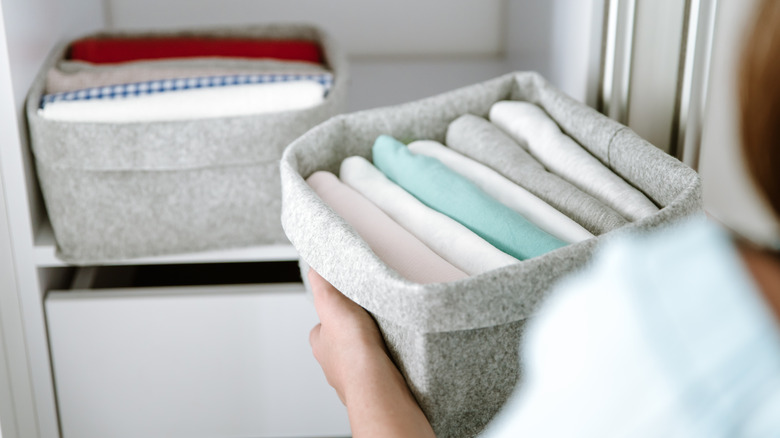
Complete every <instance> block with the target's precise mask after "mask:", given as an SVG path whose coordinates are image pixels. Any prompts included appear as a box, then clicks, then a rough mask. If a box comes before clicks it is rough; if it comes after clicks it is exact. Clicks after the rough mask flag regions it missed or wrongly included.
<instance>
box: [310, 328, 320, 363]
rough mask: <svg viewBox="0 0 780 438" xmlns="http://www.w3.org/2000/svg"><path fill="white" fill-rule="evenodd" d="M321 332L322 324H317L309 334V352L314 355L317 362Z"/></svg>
mask: <svg viewBox="0 0 780 438" xmlns="http://www.w3.org/2000/svg"><path fill="white" fill-rule="evenodd" d="M321 330H322V324H317V325H315V326H314V328H312V329H311V331H310V332H309V345H311V351H312V353H314V358H315V359H317V361H318V362H319V358H318V357H317V351H318V350H319V346H320V331H321Z"/></svg>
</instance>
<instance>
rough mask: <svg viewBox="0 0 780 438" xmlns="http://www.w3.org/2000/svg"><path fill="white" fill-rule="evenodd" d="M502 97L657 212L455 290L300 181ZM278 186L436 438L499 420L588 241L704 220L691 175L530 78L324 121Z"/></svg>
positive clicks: (300, 236)
mask: <svg viewBox="0 0 780 438" xmlns="http://www.w3.org/2000/svg"><path fill="white" fill-rule="evenodd" d="M501 100H523V101H528V102H532V103H535V104H537V105H539V106H541V107H542V108H543V109H544V110H545V111H546V112H547V113H548V114H549V115H550V117H552V118H553V119H554V120H555V121H556V123H557V124H558V125H559V126H560V127H561V128H562V129H563V130H564V131H565V132H566V133H567V134H568V135H570V136H571V137H572V138H573V139H574V140H575V141H577V142H578V143H579V144H581V145H582V147H584V148H585V149H587V150H588V151H589V152H590V153H592V154H593V155H594V156H596V157H598V158H599V159H600V160H601V161H602V162H604V163H605V164H606V165H607V166H609V168H610V169H611V170H613V171H614V172H615V173H616V174H618V175H620V176H621V177H622V178H624V179H626V180H627V181H629V182H630V183H631V184H633V185H635V186H636V187H638V188H639V189H641V190H642V191H643V192H644V193H645V194H647V195H648V196H649V197H650V198H651V199H652V200H653V202H655V203H656V204H657V205H659V206H662V207H663V208H662V209H661V210H659V211H658V212H657V213H654V214H652V215H650V216H648V217H646V218H644V219H641V220H639V221H636V222H633V223H628V224H626V225H625V226H623V227H621V228H619V229H615V230H613V231H611V232H609V233H607V234H605V235H602V236H598V237H596V238H595V239H589V240H586V241H583V242H580V243H576V244H572V245H569V246H567V247H564V248H561V249H559V250H557V251H553V252H550V253H547V254H545V255H542V256H540V257H536V258H533V259H529V260H525V261H521V262H519V263H515V264H513V265H509V266H505V267H503V268H500V269H496V270H494V271H490V272H486V273H483V274H479V275H475V276H472V277H469V278H466V279H463V280H460V281H456V282H450V283H436V284H429V285H420V284H417V283H412V282H409V281H408V280H405V279H404V278H402V277H400V276H399V275H398V274H397V273H396V272H395V271H394V270H392V269H390V268H389V267H388V266H387V265H385V264H384V263H382V261H381V260H380V259H379V258H377V257H376V255H375V254H374V253H373V252H372V251H371V249H370V248H369V247H368V246H367V245H366V243H365V242H364V241H363V240H362V239H361V238H360V237H359V236H358V235H357V234H356V233H355V231H354V230H353V229H352V228H351V227H349V226H347V224H346V223H344V222H343V220H342V219H340V218H339V216H338V215H336V214H335V213H333V211H332V210H330V208H328V207H327V206H326V205H325V204H324V203H323V202H322V201H321V200H320V199H319V197H318V196H316V194H314V193H313V191H312V190H311V188H310V187H309V186H308V185H307V184H306V182H305V181H304V178H306V177H308V176H309V175H311V174H312V173H313V172H315V171H317V170H329V171H331V172H338V169H339V166H340V164H341V162H342V161H343V160H344V159H345V158H347V157H349V156H353V155H359V156H362V157H365V158H370V157H371V148H372V145H373V142H374V141H375V139H376V138H377V136H379V135H381V134H388V135H392V136H394V137H396V138H412V139H415V138H417V139H420V138H427V139H432V140H436V141H439V142H443V141H444V140H445V135H446V132H447V128H448V126H449V125H450V123H451V122H452V121H453V120H455V119H456V118H458V117H460V116H462V115H464V114H474V115H477V116H480V117H486V116H487V115H488V112H489V111H490V107H491V106H492V105H493V104H494V103H495V102H498V101H501ZM281 178H282V225H283V227H284V230H285V233H286V234H287V236H288V237H289V239H290V241H291V242H292V243H293V245H295V247H296V249H297V250H298V252H299V254H300V256H301V258H303V259H304V260H305V261H306V262H307V263H308V264H309V265H311V266H312V267H313V268H314V269H315V270H316V271H317V272H318V273H320V274H321V275H322V276H323V277H324V278H326V279H327V280H328V281H329V282H330V283H331V284H333V285H334V286H335V287H337V288H338V289H339V290H340V291H341V292H342V293H344V294H345V295H346V296H348V297H349V298H351V299H352V300H354V301H355V302H357V303H358V304H360V305H361V306H363V307H364V308H365V309H366V310H368V311H369V312H370V313H371V314H372V315H373V316H374V318H375V319H376V321H377V322H378V324H379V327H380V329H381V331H382V335H383V337H384V339H385V342H386V344H387V346H388V350H389V352H390V354H391V356H392V357H393V359H394V362H395V363H396V364H398V366H399V368H400V369H401V372H402V373H403V375H404V377H405V378H406V381H407V382H408V383H409V386H410V388H411V390H412V393H413V394H414V396H415V398H416V399H417V400H418V402H419V403H420V406H421V407H422V409H423V411H424V412H425V414H426V416H427V418H428V419H429V420H430V421H431V424H432V426H433V428H434V431H435V432H436V434H437V436H439V437H470V436H476V435H477V434H478V433H479V432H480V431H481V430H482V429H483V428H484V426H485V424H487V422H488V421H490V419H491V418H492V417H493V415H495V414H496V412H498V410H499V409H500V407H501V406H502V405H503V403H504V402H505V401H506V399H507V397H508V389H509V388H511V387H512V385H513V384H514V382H516V381H518V378H519V376H520V370H521V362H520V360H519V357H520V356H519V354H518V346H519V344H520V340H521V338H522V336H523V333H524V330H523V329H524V326H525V322H526V321H527V320H528V319H529V318H531V317H533V315H535V311H536V309H537V306H538V305H539V303H540V302H542V301H543V300H544V299H545V298H546V296H547V294H548V292H549V290H550V289H551V287H552V285H554V284H555V283H557V282H558V281H559V280H560V279H561V277H563V276H564V275H566V274H568V273H571V272H573V271H576V270H577V269H579V268H581V267H582V266H584V265H586V264H587V263H588V261H589V259H590V255H591V254H592V252H593V249H594V248H595V247H596V245H597V244H599V243H601V242H605V241H608V240H611V239H613V238H615V237H617V236H620V235H623V234H625V233H632V232H633V233H643V232H647V231H650V230H655V229H659V228H663V227H666V226H668V225H669V224H671V223H673V222H675V221H677V220H680V219H681V218H683V217H687V216H690V215H701V214H702V209H701V180H700V179H699V176H698V175H697V174H696V172H695V171H693V170H692V169H690V168H689V167H687V166H685V165H684V164H682V163H681V162H680V161H678V160H676V159H675V158H673V157H670V156H669V155H667V154H665V153H664V152H662V151H661V150H659V149H658V148H656V147H655V146H653V145H651V144H649V143H648V142H646V141H645V140H643V139H641V138H640V137H639V136H637V135H636V134H635V133H634V132H633V131H631V130H630V129H629V128H627V127H625V126H623V125H621V124H619V123H617V122H616V121H614V120H612V119H609V118H607V117H606V116H604V115H603V114H600V113H599V112H597V111H595V110H594V109H592V108H589V107H587V106H585V105H583V104H582V103H580V102H578V101H576V100H574V99H572V98H570V97H568V96H566V95H565V94H563V93H561V92H560V91H558V90H557V89H555V88H554V87H553V86H552V85H550V84H549V83H548V82H547V81H546V80H545V79H544V78H542V77H541V76H539V75H538V74H536V73H532V72H520V73H512V74H507V75H504V76H501V77H499V78H496V79H492V80H489V81H485V82H481V83H479V84H475V85H472V86H469V87H464V88H461V89H457V90H453V91H450V92H447V93H444V94H441V95H438V96H433V97H430V98H427V99H422V100H419V101H415V102H410V103H407V104H403V105H395V106H390V107H385V108H377V109H372V110H368V111H361V112H357V113H352V114H346V115H342V116H336V117H333V118H332V119H330V120H328V121H327V122H325V123H322V124H320V125H319V126H317V127H315V128H314V129H312V130H310V131H309V132H307V133H305V134H304V135H302V136H301V137H299V138H298V139H296V140H295V141H294V142H293V143H292V144H290V146H289V147H288V148H287V149H286V150H285V152H284V155H283V156H282V162H281ZM334 254H337V257H336V256H334ZM453 351H458V352H459V354H457V355H455V354H452V352H453ZM475 376H479V378H475Z"/></svg>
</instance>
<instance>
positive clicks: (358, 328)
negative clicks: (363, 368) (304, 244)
mask: <svg viewBox="0 0 780 438" xmlns="http://www.w3.org/2000/svg"><path fill="white" fill-rule="evenodd" d="M309 284H310V285H311V288H312V292H313V294H314V307H315V308H316V309H317V315H318V316H319V317H320V324H317V326H315V327H314V328H313V329H312V330H311V333H310V334H309V343H310V344H311V348H312V352H313V353H314V357H315V358H316V359H317V362H319V363H320V366H321V367H322V370H323V371H324V372H325V377H326V378H327V379H328V383H329V384H330V386H332V387H333V388H334V389H335V390H336V392H337V393H338V395H339V398H340V399H341V401H342V403H344V404H346V403H347V400H346V395H347V393H348V392H350V390H351V386H354V385H355V384H357V383H359V382H357V381H356V380H358V379H357V377H361V376H356V371H357V370H356V369H355V368H356V366H357V365H358V364H363V365H366V364H367V362H380V361H384V360H385V357H387V352H386V351H385V344H384V341H382V336H381V335H380V334H379V329H378V328H377V326H376V324H375V323H374V320H373V319H372V318H371V316H370V315H369V314H368V313H367V312H366V311H365V310H363V308H362V307H360V306H358V305H357V304H355V302H354V301H352V300H350V299H349V298H347V297H345V296H344V295H342V294H341V292H339V291H338V290H336V288H335V287H333V286H332V285H331V284H330V283H328V282H327V281H326V280H325V279H324V278H322V277H321V276H320V275H319V274H317V273H316V272H315V271H314V270H313V269H310V270H309Z"/></svg>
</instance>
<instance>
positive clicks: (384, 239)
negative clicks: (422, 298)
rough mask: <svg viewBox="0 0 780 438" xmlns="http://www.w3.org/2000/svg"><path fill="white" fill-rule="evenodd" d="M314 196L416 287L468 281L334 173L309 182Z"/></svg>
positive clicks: (463, 273) (321, 174)
mask: <svg viewBox="0 0 780 438" xmlns="http://www.w3.org/2000/svg"><path fill="white" fill-rule="evenodd" d="M306 182H307V183H308V184H309V186H311V188H312V189H314V192H315V193H317V195H318V196H319V197H320V198H322V200H323V201H324V202H325V203H326V204H328V206H329V207H330V208H332V209H333V211H335V212H336V213H337V214H338V215H339V216H341V217H342V218H344V220H345V221H347V223H348V224H350V225H351V226H352V227H354V228H355V230H356V231H357V233H358V234H359V235H360V237H362V238H363V239H364V240H365V241H366V243H368V245H369V246H370V247H371V249H372V250H373V251H374V253H376V255H377V256H378V257H379V258H380V259H382V261H383V262H385V263H387V265H388V266H390V267H391V268H393V269H395V270H396V271H397V272H398V273H399V274H400V275H401V276H403V277H404V278H407V279H409V281H413V282H416V283H421V284H426V283H443V282H448V281H456V280H460V279H462V278H466V277H468V274H466V273H465V272H463V271H461V270H459V269H458V268H456V267H455V266H452V265H451V264H450V263H449V262H447V261H446V260H444V259H443V258H441V257H440V256H439V255H438V254H436V253H435V252H433V251H432V250H431V249H430V248H428V247H427V246H425V244H424V243H422V242H421V241H420V240H418V239H417V238H416V237H414V236H413V235H412V234H411V233H409V232H408V231H406V230H405V229H404V228H403V227H401V226H400V225H398V223H396V222H395V221H393V220H392V219H391V218H390V217H389V216H387V215H386V214H384V213H383V212H382V210H380V209H379V208H378V207H377V206H375V205H374V204H372V203H371V201H369V200H368V199H366V198H365V197H363V195H361V194H360V193H358V192H357V191H355V190H353V189H352V188H350V187H349V186H347V185H346V184H344V183H342V182H341V181H339V179H338V178H337V177H336V175H334V174H332V173H330V172H314V173H313V174H312V175H311V176H309V177H308V178H307V179H306Z"/></svg>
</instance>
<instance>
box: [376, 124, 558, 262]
mask: <svg viewBox="0 0 780 438" xmlns="http://www.w3.org/2000/svg"><path fill="white" fill-rule="evenodd" d="M372 152H373V158H374V164H375V165H376V167H377V168H379V169H380V170H381V171H382V173H384V174H385V175H387V177H388V178H390V179H391V180H392V181H394V182H395V183H397V184H398V185H400V186H401V187H403V188H404V189H405V190H406V191H407V192H409V193H411V194H412V195H414V196H415V197H416V198H417V199H419V200H421V201H422V202H423V203H425V204H426V205H428V206H429V207H431V208H433V209H435V210H437V211H439V212H441V213H444V214H446V215H447V216H449V217H451V218H453V219H455V220H456V221H458V222H460V223H461V224H463V225H464V226H466V228H468V229H470V230H471V231H473V232H475V233H476V234H477V235H478V236H480V237H482V238H483V239H485V240H487V241H488V242H489V243H490V244H491V245H493V246H495V247H496V248H498V249H500V250H501V251H503V252H505V253H507V254H509V255H511V256H513V257H515V258H517V259H519V260H526V259H530V258H534V257H537V256H540V255H542V254H545V253H547V252H550V251H553V250H556V249H558V248H561V247H563V246H565V245H566V243H565V242H563V241H561V240H559V239H557V238H556V237H554V236H552V235H550V234H549V233H546V232H544V231H543V230H541V229H540V228H539V227H537V226H536V225H534V224H533V223H531V222H529V221H528V220H527V219H525V218H524V217H523V216H521V215H519V214H517V213H516V212H514V211H513V210H511V209H510V208H508V207H507V206H505V205H503V204H501V203H500V202H498V201H496V200H495V199H493V198H492V197H490V196H489V195H488V194H486V193H485V192H484V191H482V190H480V188H479V187H477V186H476V185H474V184H473V183H471V182H470V181H469V180H467V179H466V178H464V177H462V176H461V175H459V174H457V173H456V172H453V171H452V170H450V169H449V168H448V167H447V166H445V165H444V164H442V163H441V162H440V161H439V160H436V159H434V158H431V157H427V156H424V155H415V154H413V153H411V151H409V148H408V147H406V145H404V144H403V143H401V142H399V141H398V140H396V139H394V138H392V137H390V136H387V135H381V136H379V137H378V138H377V139H376V142H375V143H374V147H373V149H372Z"/></svg>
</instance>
